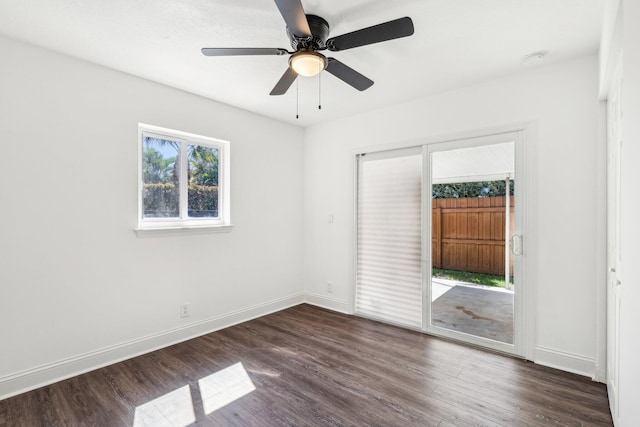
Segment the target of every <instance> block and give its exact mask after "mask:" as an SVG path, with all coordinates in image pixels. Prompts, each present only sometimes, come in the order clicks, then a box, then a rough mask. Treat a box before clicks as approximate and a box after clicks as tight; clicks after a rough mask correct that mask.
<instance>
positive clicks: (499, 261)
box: [432, 196, 514, 276]
mask: <svg viewBox="0 0 640 427" xmlns="http://www.w3.org/2000/svg"><path fill="white" fill-rule="evenodd" d="M505 201H506V200H505V197H504V196H502V197H483V198H461V199H434V200H433V201H432V208H433V210H432V215H433V240H432V250H433V252H432V256H433V261H432V262H433V267H434V268H441V269H447V270H461V271H470V272H474V273H486V274H497V275H502V276H503V275H504V273H505V268H504V263H505V259H504V255H505V253H504V250H505V206H506V205H505ZM509 203H510V207H511V215H510V217H511V218H510V224H511V231H510V233H509V236H511V235H512V234H513V218H514V217H513V212H514V210H513V204H514V197H513V196H511V198H510V201H509ZM510 264H511V265H510V271H511V274H513V257H512V258H511V263H510Z"/></svg>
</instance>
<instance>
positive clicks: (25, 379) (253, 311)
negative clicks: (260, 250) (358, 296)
mask: <svg viewBox="0 0 640 427" xmlns="http://www.w3.org/2000/svg"><path fill="white" fill-rule="evenodd" d="M304 301H305V295H304V294H302V293H301V294H296V295H292V296H289V297H286V298H281V299H278V300H274V301H270V302H267V303H264V304H259V305H255V306H252V307H248V308H246V309H242V310H238V311H235V312H232V313H227V314H223V315H220V316H214V317H211V318H208V319H204V320H201V321H198V322H194V323H190V324H188V325H185V326H181V327H179V328H174V329H170V330H167V331H163V332H159V333H157V334H153V335H148V336H146V337H142V338H138V339H136V340H131V341H128V342H124V343H121V344H117V345H114V346H110V347H106V348H102V349H99V350H96V351H92V352H89V353H85V354H81V355H79V356H75V357H71V358H68V359H64V360H59V361H57V362H53V363H49V364H47V365H43V366H38V367H36V368H33V369H29V370H25V371H22V372H17V373H15V374H11V375H7V376H3V377H0V400H3V399H6V398H8V397H11V396H15V395H18V394H21V393H24V392H27V391H30V390H34V389H36V388H39V387H43V386H45V385H48V384H52V383H55V382H58V381H62V380H65V379H67V378H71V377H74V376H76V375H80V374H83V373H85V372H89V371H93V370H95V369H98V368H102V367H104V366H108V365H111V364H113V363H117V362H121V361H123V360H126V359H130V358H132V357H136V356H139V355H141V354H145V353H149V352H151V351H155V350H158V349H161V348H164V347H167V346H170V345H173V344H176V343H179V342H182V341H186V340H189V339H192V338H195V337H198V336H201V335H205V334H208V333H211V332H215V331H217V330H220V329H224V328H227V327H229V326H233V325H236V324H238V323H242V322H246V321H247V320H251V319H255V318H256V317H260V316H264V315H267V314H270V313H273V312H276V311H280V310H284V309H286V308H289V307H293V306H295V305H298V304H301V303H303V302H304Z"/></svg>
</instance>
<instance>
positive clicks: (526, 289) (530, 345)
mask: <svg viewBox="0 0 640 427" xmlns="http://www.w3.org/2000/svg"><path fill="white" fill-rule="evenodd" d="M507 133H517V134H518V138H517V142H516V149H515V157H516V159H515V161H516V170H517V171H518V172H517V173H518V174H519V177H518V178H517V181H516V182H515V189H514V190H515V194H516V197H517V199H516V203H517V205H516V206H515V209H516V210H517V211H519V212H520V215H522V217H521V218H520V219H519V222H518V228H517V230H514V231H515V232H516V233H517V234H520V235H521V236H523V237H522V255H520V256H519V258H520V266H519V268H517V269H516V272H517V274H518V278H516V277H514V282H515V283H516V286H518V285H519V286H520V296H521V298H520V299H519V301H518V302H516V304H517V305H516V307H514V311H515V310H518V312H519V313H520V315H519V316H518V320H517V322H518V324H517V325H514V327H516V328H518V333H517V334H515V342H514V345H513V348H505V349H495V350H497V351H504V352H507V353H509V354H512V355H514V356H517V357H523V358H526V359H528V360H534V358H535V354H534V353H535V338H534V337H535V330H536V328H535V324H536V320H535V308H536V301H535V292H534V289H533V287H532V284H533V283H535V280H536V277H534V276H536V274H535V269H532V268H531V267H532V266H534V265H535V264H536V261H537V259H536V257H535V250H534V249H533V248H535V247H537V237H536V236H535V233H534V232H533V231H534V230H535V228H536V226H535V224H536V221H535V216H532V213H533V209H532V205H533V204H532V203H531V201H532V200H533V201H535V200H536V198H537V193H536V191H537V186H536V183H535V181H534V180H533V179H532V177H531V171H533V170H534V169H535V166H536V158H535V151H534V150H533V146H534V145H535V140H536V138H537V137H538V124H537V122H535V121H531V122H520V123H514V124H511V125H506V126H502V127H495V128H489V129H484V130H476V131H469V132H461V133H457V134H450V135H440V136H434V137H430V138H422V139H415V140H407V141H399V142H396V143H391V144H384V145H377V146H371V147H366V148H360V149H354V150H352V151H351V162H352V167H353V169H352V171H353V174H352V185H351V188H352V189H353V193H352V227H353V228H352V241H351V248H352V250H351V254H352V256H351V272H352V274H351V277H352V286H350V287H349V288H350V291H349V300H350V301H349V306H350V311H351V313H352V314H354V315H356V316H360V315H359V314H358V313H357V312H356V301H355V296H356V283H357V277H356V275H357V257H358V253H357V243H358V176H359V171H358V158H359V156H361V155H363V154H367V153H377V152H382V151H390V150H397V149H403V148H412V147H422V149H423V151H424V150H427V151H428V149H429V147H430V146H435V145H436V144H444V143H453V142H455V141H464V140H471V139H476V138H490V137H492V136H495V135H500V134H507ZM423 161H424V158H423ZM430 175H431V170H430V169H427V170H424V169H423V179H424V177H428V179H429V181H430V179H431V177H430ZM425 188H426V187H423V192H424V191H425ZM430 190H431V186H430V182H429V187H428V190H426V191H430ZM429 194H430V193H429ZM426 199H427V200H428V203H429V206H430V203H431V197H428V198H426ZM423 203H424V201H423ZM426 212H430V210H425V209H424V208H423V215H425V216H427V217H428V218H427V219H428V222H423V236H422V243H423V245H425V244H426V243H430V240H429V239H430V237H431V235H430V233H431V231H430V228H429V227H430V226H431V215H426ZM425 232H428V233H429V235H428V238H427V239H426V240H425V236H424V233H425ZM422 256H423V261H428V264H429V265H427V262H423V271H424V273H423V288H424V289H423V290H424V292H423V298H424V302H425V305H426V301H427V300H426V298H428V301H430V290H428V289H427V288H430V283H429V286H427V280H429V281H430V278H431V245H427V248H426V250H425V249H424V248H423V254H422ZM527 266H529V267H527ZM425 273H428V274H425ZM525 273H526V274H525ZM429 305H430V304H429ZM429 315H430V313H429ZM360 317H364V316H360ZM374 320H376V319H374ZM427 320H429V318H427V316H426V315H423V327H422V328H421V329H420V331H421V332H423V333H426V334H429V335H435V334H434V333H433V332H432V331H429V330H427V327H426V323H427V322H426V321H427ZM438 336H440V335H438ZM452 338H453V339H457V337H452ZM472 344H473V343H472ZM477 345H481V346H483V347H486V346H485V343H483V342H481V343H477Z"/></svg>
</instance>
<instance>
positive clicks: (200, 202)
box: [187, 144, 219, 218]
mask: <svg viewBox="0 0 640 427" xmlns="http://www.w3.org/2000/svg"><path fill="white" fill-rule="evenodd" d="M187 148H188V149H187V151H188V153H189V193H188V197H187V199H188V206H189V217H191V218H215V217H217V216H218V166H219V151H218V149H217V148H213V147H206V146H203V145H191V144H189V145H188V146H187Z"/></svg>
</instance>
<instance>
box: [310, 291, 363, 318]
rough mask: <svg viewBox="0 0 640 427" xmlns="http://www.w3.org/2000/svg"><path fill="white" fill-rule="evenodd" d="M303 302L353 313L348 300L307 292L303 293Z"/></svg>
mask: <svg viewBox="0 0 640 427" xmlns="http://www.w3.org/2000/svg"><path fill="white" fill-rule="evenodd" d="M304 302H306V303H308V304H311V305H315V306H317V307H322V308H326V309H328V310H333V311H337V312H339V313H344V314H353V311H352V309H351V304H349V302H348V301H344V300H340V299H337V298H330V297H327V296H324V295H319V294H312V293H310V292H307V293H306V294H304Z"/></svg>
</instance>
